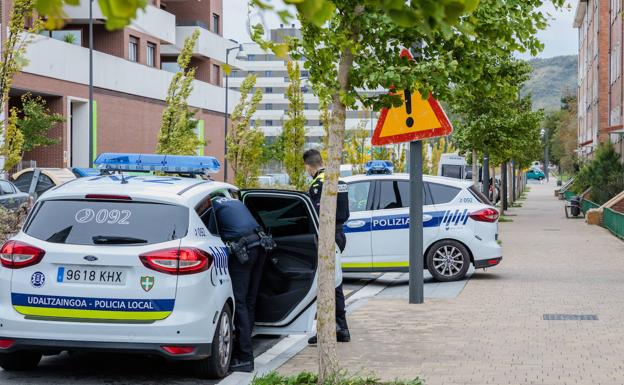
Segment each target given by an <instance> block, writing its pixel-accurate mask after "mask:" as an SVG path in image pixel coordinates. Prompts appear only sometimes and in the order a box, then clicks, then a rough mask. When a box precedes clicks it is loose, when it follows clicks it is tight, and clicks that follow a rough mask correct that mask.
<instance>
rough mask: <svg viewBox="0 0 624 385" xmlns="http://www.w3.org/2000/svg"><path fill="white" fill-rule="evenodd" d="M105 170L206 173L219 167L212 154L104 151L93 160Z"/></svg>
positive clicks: (213, 171) (100, 168)
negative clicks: (188, 154) (189, 154)
mask: <svg viewBox="0 0 624 385" xmlns="http://www.w3.org/2000/svg"><path fill="white" fill-rule="evenodd" d="M93 163H94V164H95V165H96V166H97V168H98V169H99V170H105V171H159V172H166V173H182V174H206V173H209V174H210V173H217V172H219V170H220V169H221V164H220V163H219V161H218V160H217V159H216V158H214V157H212V156H184V155H160V154H127V153H113V152H105V153H103V154H100V155H99V156H98V157H97V159H95V162H93Z"/></svg>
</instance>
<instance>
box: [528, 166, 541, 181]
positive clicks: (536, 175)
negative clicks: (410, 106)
mask: <svg viewBox="0 0 624 385" xmlns="http://www.w3.org/2000/svg"><path fill="white" fill-rule="evenodd" d="M526 176H527V179H537V180H543V179H544V178H546V175H545V174H544V172H543V171H541V170H536V169H534V168H532V169H530V170H529V171H527V173H526Z"/></svg>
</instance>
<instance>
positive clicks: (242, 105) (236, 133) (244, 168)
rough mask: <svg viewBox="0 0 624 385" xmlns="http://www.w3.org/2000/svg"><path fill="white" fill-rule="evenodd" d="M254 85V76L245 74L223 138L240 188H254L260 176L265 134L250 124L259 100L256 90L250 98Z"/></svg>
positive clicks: (260, 93) (258, 92)
mask: <svg viewBox="0 0 624 385" xmlns="http://www.w3.org/2000/svg"><path fill="white" fill-rule="evenodd" d="M255 84H256V75H247V77H246V78H245V80H243V82H242V83H241V86H240V100H239V102H238V104H237V105H236V106H235V107H234V111H233V112H232V118H231V122H232V128H231V129H230V131H229V132H228V137H227V138H226V144H227V149H228V151H227V159H228V160H229V161H230V165H231V167H232V170H233V171H234V181H235V184H236V185H237V186H239V187H241V188H245V187H253V186H255V185H256V184H257V183H258V176H259V175H260V166H261V159H262V145H263V144H264V133H263V132H262V131H261V130H260V129H259V128H257V127H251V124H250V123H251V118H252V116H253V114H254V113H255V112H256V109H257V108H258V104H259V103H260V101H261V100H262V91H261V90H260V89H259V88H257V89H256V90H255V91H254V93H253V95H252V96H251V97H249V93H250V92H251V90H252V89H253V87H254V86H255ZM256 124H257V123H256Z"/></svg>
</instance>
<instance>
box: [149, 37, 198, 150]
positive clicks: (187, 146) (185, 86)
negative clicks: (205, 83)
mask: <svg viewBox="0 0 624 385" xmlns="http://www.w3.org/2000/svg"><path fill="white" fill-rule="evenodd" d="M198 37H199V30H198V29H196V30H195V31H194V32H193V34H192V35H191V36H189V37H187V38H186V39H185V40H184V45H183V46H182V49H181V50H180V55H179V56H178V66H179V67H180V70H179V71H178V72H177V73H176V74H175V75H173V79H171V83H170V84H169V89H168V90H167V97H166V99H165V103H166V104H167V106H166V107H165V109H164V110H163V113H162V121H161V123H160V133H159V134H158V145H157V147H156V152H157V153H159V154H174V155H193V154H195V153H196V152H197V148H198V147H199V146H203V145H204V141H203V140H201V139H200V138H198V136H197V134H196V133H195V127H196V125H197V122H196V120H195V119H194V117H195V111H194V110H191V109H190V108H189V105H188V102H187V100H188V97H189V95H190V94H191V92H192V91H193V80H194V79H195V70H196V69H195V67H191V68H189V64H190V62H191V57H192V56H193V49H194V48H195V43H196V42H197V38H198Z"/></svg>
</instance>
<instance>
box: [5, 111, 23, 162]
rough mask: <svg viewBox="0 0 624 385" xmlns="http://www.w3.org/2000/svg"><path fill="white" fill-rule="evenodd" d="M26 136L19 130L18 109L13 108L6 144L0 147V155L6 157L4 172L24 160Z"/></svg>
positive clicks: (6, 127) (6, 128) (7, 125)
mask: <svg viewBox="0 0 624 385" xmlns="http://www.w3.org/2000/svg"><path fill="white" fill-rule="evenodd" d="M23 145H24V135H22V132H21V131H20V130H19V128H17V108H15V107H13V108H11V112H10V113H9V119H8V121H7V123H6V124H5V128H4V142H3V143H2V146H0V155H2V156H4V170H5V171H8V170H10V169H12V168H13V167H15V166H16V165H17V164H18V163H19V162H20V161H21V160H22V146H23Z"/></svg>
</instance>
